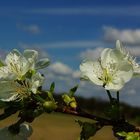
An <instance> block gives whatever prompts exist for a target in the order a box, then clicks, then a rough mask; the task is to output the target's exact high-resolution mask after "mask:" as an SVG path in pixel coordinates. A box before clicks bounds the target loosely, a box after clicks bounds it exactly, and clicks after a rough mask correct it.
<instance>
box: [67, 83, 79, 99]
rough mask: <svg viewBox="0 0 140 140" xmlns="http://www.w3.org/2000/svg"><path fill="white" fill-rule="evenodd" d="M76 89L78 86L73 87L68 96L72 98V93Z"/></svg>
mask: <svg viewBox="0 0 140 140" xmlns="http://www.w3.org/2000/svg"><path fill="white" fill-rule="evenodd" d="M77 89H78V85H76V86H75V87H73V88H71V89H70V91H69V96H70V97H73V96H74V93H75V92H76V90H77Z"/></svg>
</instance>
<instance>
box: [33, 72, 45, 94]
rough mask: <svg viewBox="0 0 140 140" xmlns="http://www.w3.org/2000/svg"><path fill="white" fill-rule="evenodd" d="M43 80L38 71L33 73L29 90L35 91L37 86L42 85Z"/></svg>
mask: <svg viewBox="0 0 140 140" xmlns="http://www.w3.org/2000/svg"><path fill="white" fill-rule="evenodd" d="M43 82H44V77H43V76H42V75H41V74H40V73H36V74H34V75H33V76H32V79H31V91H32V92H33V93H36V92H37V89H38V87H40V86H42V84H43Z"/></svg>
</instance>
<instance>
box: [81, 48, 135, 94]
mask: <svg viewBox="0 0 140 140" xmlns="http://www.w3.org/2000/svg"><path fill="white" fill-rule="evenodd" d="M80 70H81V72H82V76H83V78H85V79H88V80H90V81H92V82H93V83H94V84H96V85H101V86H103V87H104V88H105V89H106V90H115V91H118V90H120V89H121V88H122V87H123V86H124V84H125V83H126V82H128V81H129V80H130V79H131V78H132V75H133V69H132V66H131V65H130V64H129V63H128V62H127V61H125V60H123V61H122V59H121V53H119V51H117V50H115V49H110V48H106V49H104V50H103V51H102V53H101V57H100V58H99V59H98V60H95V61H90V60H87V61H84V62H83V63H82V64H81V65H80Z"/></svg>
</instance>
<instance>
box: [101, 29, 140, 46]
mask: <svg viewBox="0 0 140 140" xmlns="http://www.w3.org/2000/svg"><path fill="white" fill-rule="evenodd" d="M103 29H104V40H105V41H108V42H115V41H116V40H118V39H119V40H121V41H123V42H125V43H127V44H130V45H139V44H140V29H135V30H134V29H122V30H120V29H117V28H113V27H103Z"/></svg>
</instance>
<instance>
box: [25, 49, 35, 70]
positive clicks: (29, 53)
mask: <svg viewBox="0 0 140 140" xmlns="http://www.w3.org/2000/svg"><path fill="white" fill-rule="evenodd" d="M23 55H24V57H25V58H26V59H27V60H28V61H29V62H30V64H31V65H32V67H34V65H35V62H36V61H37V58H38V52H37V51H35V50H25V51H24V53H23Z"/></svg>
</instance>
